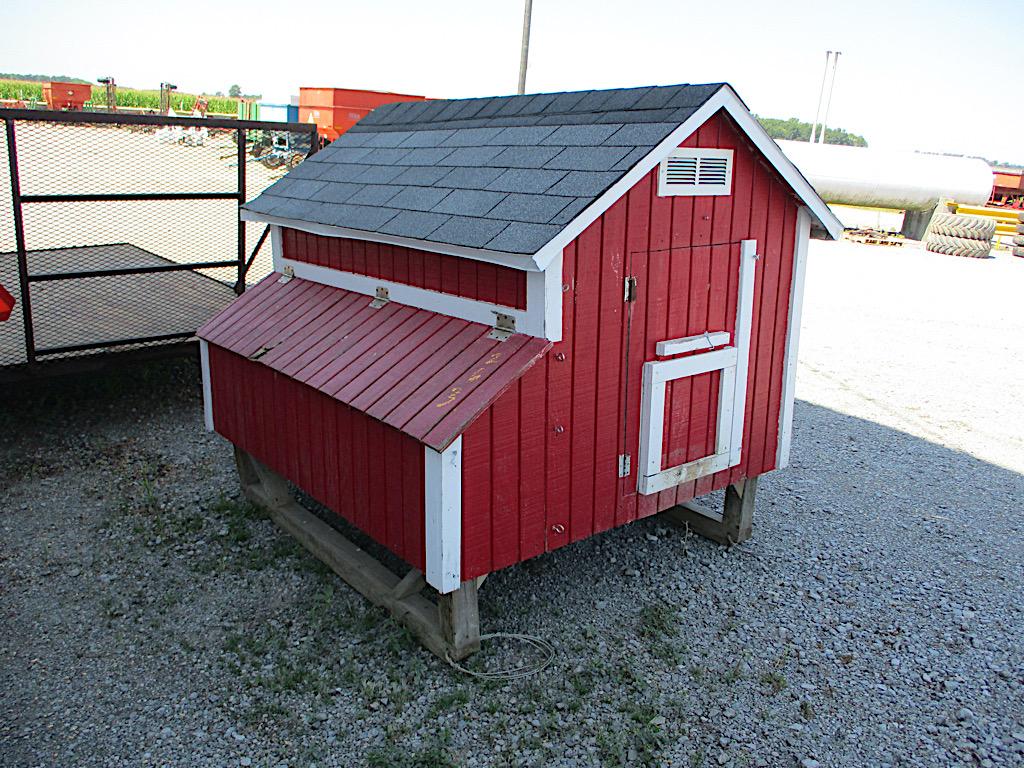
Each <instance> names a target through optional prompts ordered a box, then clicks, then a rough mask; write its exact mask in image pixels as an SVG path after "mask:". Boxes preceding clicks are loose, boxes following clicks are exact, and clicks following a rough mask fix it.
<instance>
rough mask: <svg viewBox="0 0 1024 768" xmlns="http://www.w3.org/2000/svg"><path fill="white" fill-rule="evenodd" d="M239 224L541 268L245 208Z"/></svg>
mask: <svg viewBox="0 0 1024 768" xmlns="http://www.w3.org/2000/svg"><path fill="white" fill-rule="evenodd" d="M241 217H242V220H243V221H262V222H264V223H266V224H276V225H277V226H280V227H288V228H289V229H298V230H301V231H303V232H309V233H310V234H313V235H326V236H327V237H348V238H351V239H353V240H366V241H368V242H371V243H386V244H388V245H398V246H401V247H403V248H416V249H417V250H420V251H430V252H431V253H443V254H445V255H447V256H460V257H462V258H464V259H475V260H476V261H486V262H489V263H491V264H499V265H501V266H503V267H512V268H513V269H521V270H524V271H526V272H539V271H541V268H540V267H538V266H537V264H536V263H535V262H534V260H533V256H530V255H529V254H525V253H505V252H504V251H489V250H486V249H485V248H467V247H466V246H463V245H446V244H445V243H432V242H430V241H429V240H416V239H415V238H412V237H398V236H396V235H383V234H380V233H378V232H365V231H364V230H361V229H349V228H348V227H335V226H332V225H330V224H318V223H316V222H312V221H300V220H299V219H286V218H282V217H280V216H271V215H268V214H265V213H256V212H255V211H250V210H247V209H245V208H243V209H242V212H241Z"/></svg>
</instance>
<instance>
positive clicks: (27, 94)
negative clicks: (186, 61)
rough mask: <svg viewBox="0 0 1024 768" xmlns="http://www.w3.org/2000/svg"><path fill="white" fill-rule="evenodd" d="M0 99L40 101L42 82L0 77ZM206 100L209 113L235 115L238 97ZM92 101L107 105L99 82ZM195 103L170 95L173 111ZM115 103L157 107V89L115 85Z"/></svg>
mask: <svg viewBox="0 0 1024 768" xmlns="http://www.w3.org/2000/svg"><path fill="white" fill-rule="evenodd" d="M0 99H15V100H19V101H42V100H43V84H42V83H40V82H33V81H31V80H0ZM206 99H207V101H208V102H209V111H210V112H216V113H217V114H226V115H234V114H235V113H236V112H237V111H238V108H237V104H238V99H231V98H227V97H224V96H207V97H206ZM92 101H93V103H94V104H96V105H97V106H105V105H106V103H107V97H106V89H105V88H104V87H103V86H102V85H94V86H92ZM195 103H196V95H195V94H192V93H179V92H177V91H175V92H174V95H173V96H172V97H171V106H172V107H173V108H174V110H175V111H176V112H191V111H192V107H193V106H194V105H195ZM117 106H119V107H134V108H137V109H154V110H155V109H159V108H160V91H156V90H154V91H143V90H139V89H136V88H118V89H117Z"/></svg>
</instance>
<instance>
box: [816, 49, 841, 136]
mask: <svg viewBox="0 0 1024 768" xmlns="http://www.w3.org/2000/svg"><path fill="white" fill-rule="evenodd" d="M840 53H841V51H836V56H835V58H834V59H833V60H832V83H831V85H829V87H828V101H826V102H825V116H824V117H823V118H822V119H821V139H820V140H819V141H818V143H819V144H824V143H825V125H826V124H827V123H828V111H829V110H830V109H831V108H832V91H834V90H835V87H836V69H837V68H838V67H839V54H840Z"/></svg>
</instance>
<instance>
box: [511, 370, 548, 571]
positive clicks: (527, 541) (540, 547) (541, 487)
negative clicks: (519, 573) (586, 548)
mask: <svg viewBox="0 0 1024 768" xmlns="http://www.w3.org/2000/svg"><path fill="white" fill-rule="evenodd" d="M549 363H550V357H545V358H543V359H542V360H541V361H540V362H538V363H537V364H536V365H535V366H533V368H531V369H530V370H529V371H527V372H526V375H524V376H523V378H522V379H520V380H519V386H518V387H517V388H516V389H517V390H518V391H517V394H518V396H519V434H520V436H521V437H520V441H519V478H518V480H519V515H520V522H519V553H520V557H522V558H523V559H525V558H529V557H534V556H535V555H539V554H541V553H542V552H543V551H544V527H545V525H544V515H545V499H546V495H545V491H546V484H545V482H544V477H545V476H546V474H547V470H546V461H545V460H546V458H547V457H546V455H545V451H544V442H545V441H544V438H545V435H544V433H545V428H544V427H545V424H546V423H547V413H546V406H547V398H546V393H545V391H544V384H545V382H546V381H547V367H548V365H549ZM510 392H511V390H510ZM502 397H509V392H506V393H505V394H504V395H502Z"/></svg>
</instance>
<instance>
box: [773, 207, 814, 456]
mask: <svg viewBox="0 0 1024 768" xmlns="http://www.w3.org/2000/svg"><path fill="white" fill-rule="evenodd" d="M810 234H811V217H810V214H808V212H807V209H806V208H803V207H801V208H800V210H799V211H798V212H797V216H796V247H795V248H794V252H793V282H792V283H791V285H790V287H789V320H788V322H787V323H786V356H785V358H784V359H785V362H784V363H783V367H782V371H783V374H782V375H783V379H782V407H781V409H780V410H779V449H778V452H777V453H776V456H775V468H776V469H782V468H783V467H787V466H789V449H790V444H791V443H792V440H793V409H794V403H795V399H796V368H797V360H798V358H799V356H800V323H801V319H802V316H803V310H804V283H805V281H806V277H807V241H808V239H809V238H810Z"/></svg>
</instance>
